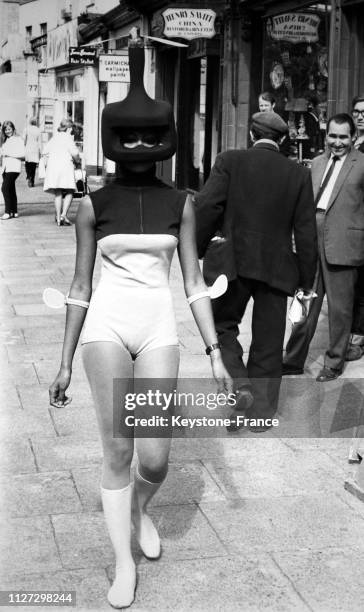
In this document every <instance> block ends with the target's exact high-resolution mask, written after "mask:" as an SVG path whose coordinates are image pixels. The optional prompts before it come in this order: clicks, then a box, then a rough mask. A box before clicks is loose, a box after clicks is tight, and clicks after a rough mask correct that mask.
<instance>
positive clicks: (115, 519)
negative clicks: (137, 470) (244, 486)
mask: <svg viewBox="0 0 364 612" xmlns="http://www.w3.org/2000/svg"><path fill="white" fill-rule="evenodd" d="M83 362H84V367H85V370H86V374H87V377H88V380H89V383H90V387H91V391H92V395H93V399H94V403H95V408H96V415H97V420H98V424H99V428H100V434H101V439H102V445H103V450H104V463H103V474H102V481H101V496H102V503H103V508H104V515H105V520H106V524H107V528H108V531H109V535H110V539H111V542H112V545H113V548H114V551H115V562H116V563H115V580H114V582H113V585H112V587H111V588H110V590H109V592H108V601H109V603H110V604H111V605H112V606H114V607H116V608H121V607H128V606H130V605H131V604H132V602H133V600H134V594H135V587H136V570H135V563H134V560H133V557H132V554H131V548H130V536H131V494H132V491H131V485H130V463H131V460H132V456H133V439H132V438H121V437H114V435H115V432H114V409H115V404H114V392H115V387H114V379H120V382H119V384H118V391H119V390H121V393H123V392H126V391H127V389H128V379H130V378H131V377H132V373H133V366H132V361H131V357H130V355H129V353H128V352H127V351H126V350H125V349H123V348H122V347H121V346H119V345H118V344H116V343H114V342H90V343H88V344H85V345H84V346H83Z"/></svg>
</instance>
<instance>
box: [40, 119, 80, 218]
mask: <svg viewBox="0 0 364 612" xmlns="http://www.w3.org/2000/svg"><path fill="white" fill-rule="evenodd" d="M72 126H73V124H72V121H70V120H69V119H62V121H61V123H60V124H59V127H58V133H57V134H56V135H55V136H53V138H51V139H50V141H49V142H48V143H47V144H46V146H45V148H44V151H43V156H44V158H45V162H46V175H45V179H44V187H43V189H44V191H47V192H48V193H53V194H54V206H55V221H56V223H57V225H58V226H61V225H72V223H71V221H70V220H69V219H68V217H67V213H68V210H69V207H70V206H71V204H72V198H73V193H74V192H75V191H76V181H75V163H76V162H79V161H80V155H79V150H78V148H77V147H76V145H75V143H74V140H73V138H72V136H71V132H72Z"/></svg>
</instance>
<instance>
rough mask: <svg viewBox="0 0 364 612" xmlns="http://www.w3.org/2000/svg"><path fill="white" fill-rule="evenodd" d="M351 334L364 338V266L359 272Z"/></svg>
mask: <svg viewBox="0 0 364 612" xmlns="http://www.w3.org/2000/svg"><path fill="white" fill-rule="evenodd" d="M351 332H352V333H353V334H357V335H358V336H364V266H362V267H361V268H359V270H358V281H357V283H356V287H355V300H354V314H353V324H352V326H351Z"/></svg>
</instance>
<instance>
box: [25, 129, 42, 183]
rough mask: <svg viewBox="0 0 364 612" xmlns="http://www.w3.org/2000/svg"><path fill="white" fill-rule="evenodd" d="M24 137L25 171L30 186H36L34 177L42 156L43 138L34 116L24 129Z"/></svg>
mask: <svg viewBox="0 0 364 612" xmlns="http://www.w3.org/2000/svg"><path fill="white" fill-rule="evenodd" d="M23 139H24V144H25V172H26V175H27V182H28V187H34V178H35V171H36V168H37V164H38V163H39V158H40V149H41V140H40V129H39V127H38V126H37V120H36V118H35V117H32V118H31V119H30V120H29V124H28V125H27V127H26V128H25V130H24V133H23Z"/></svg>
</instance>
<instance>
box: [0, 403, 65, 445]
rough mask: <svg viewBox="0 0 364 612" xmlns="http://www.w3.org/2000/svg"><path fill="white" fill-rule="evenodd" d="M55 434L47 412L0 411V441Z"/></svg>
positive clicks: (38, 410) (13, 409)
mask: <svg viewBox="0 0 364 612" xmlns="http://www.w3.org/2000/svg"><path fill="white" fill-rule="evenodd" d="M54 433H55V430H54V426H53V422H52V420H51V417H50V414H49V412H48V410H44V409H43V410H40V409H39V407H37V410H34V411H31V412H30V411H25V410H22V409H15V408H11V409H8V410H6V411H5V409H4V410H3V409H2V410H0V440H3V439H5V440H11V439H12V440H13V442H14V443H16V440H18V439H19V438H25V439H26V438H29V437H31V436H33V435H34V434H35V435H39V434H41V435H43V436H50V437H53V436H54Z"/></svg>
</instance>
